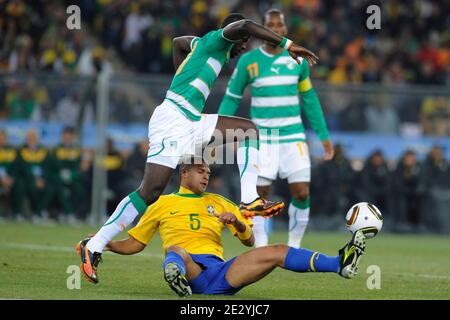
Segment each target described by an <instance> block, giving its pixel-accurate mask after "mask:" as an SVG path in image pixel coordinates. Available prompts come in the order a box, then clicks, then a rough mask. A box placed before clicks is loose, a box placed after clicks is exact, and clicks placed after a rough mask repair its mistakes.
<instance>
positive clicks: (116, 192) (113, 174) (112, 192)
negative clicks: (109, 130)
mask: <svg viewBox="0 0 450 320" xmlns="http://www.w3.org/2000/svg"><path fill="white" fill-rule="evenodd" d="M106 146H107V147H106V148H107V150H106V152H107V154H106V157H105V159H104V161H103V166H104V168H105V169H106V171H107V180H108V183H107V185H108V203H107V211H108V212H114V209H115V208H116V206H117V204H118V203H119V202H120V200H121V199H122V198H123V197H124V196H125V193H126V192H127V191H129V190H125V188H126V185H125V183H124V182H125V180H126V172H125V159H124V157H123V156H122V154H121V153H120V151H119V150H117V149H116V148H115V147H114V141H113V140H112V139H111V138H108V140H107V143H106Z"/></svg>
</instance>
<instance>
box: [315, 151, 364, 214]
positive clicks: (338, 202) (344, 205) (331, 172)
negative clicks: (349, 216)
mask: <svg viewBox="0 0 450 320" xmlns="http://www.w3.org/2000/svg"><path fill="white" fill-rule="evenodd" d="M334 151H335V154H334V157H333V159H332V160H330V161H324V162H323V163H322V164H321V165H320V166H319V167H318V171H319V176H318V181H317V182H314V180H313V184H314V185H315V186H314V190H315V191H316V192H315V193H313V192H312V193H311V194H312V195H313V196H314V197H315V198H316V199H317V205H318V206H320V212H322V213H325V214H327V215H329V216H332V215H336V214H340V215H342V214H344V213H345V212H346V210H348V208H349V207H350V206H351V204H352V201H353V198H354V195H353V194H352V193H353V188H354V184H355V182H356V181H355V178H356V175H355V172H354V171H353V169H352V167H351V165H350V161H349V160H348V159H347V157H346V156H345V152H344V148H343V147H342V145H340V144H336V145H335V150H334ZM325 190H326V191H325Z"/></svg>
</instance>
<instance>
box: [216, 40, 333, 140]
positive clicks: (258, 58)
mask: <svg viewBox="0 0 450 320" xmlns="http://www.w3.org/2000/svg"><path fill="white" fill-rule="evenodd" d="M299 59H300V61H301V63H297V62H296V61H295V60H294V59H293V58H292V57H291V56H290V55H289V52H288V51H286V50H284V49H283V50H282V52H281V53H280V54H275V55H274V54H269V53H267V52H266V51H264V49H263V48H262V47H259V48H256V49H253V50H251V51H249V52H248V53H246V54H244V55H243V56H242V57H241V58H240V60H239V62H238V64H237V66H236V69H235V70H234V72H233V74H232V76H231V79H230V81H229V83H228V87H227V90H226V93H225V96H224V98H223V101H222V103H221V105H220V108H219V114H221V115H234V114H235V113H236V110H237V108H238V107H239V104H240V101H241V99H242V96H243V93H244V90H245V88H246V87H247V86H249V87H250V94H251V106H250V118H251V119H252V121H253V122H254V123H255V124H256V125H257V127H258V128H259V129H260V139H261V142H263V143H273V142H279V143H288V142H297V141H305V128H304V126H303V123H302V119H301V116H300V98H299V93H300V95H301V102H302V103H301V105H302V108H303V109H304V112H305V115H306V117H307V118H308V120H309V122H310V123H311V126H312V128H313V129H314V131H315V132H316V133H317V134H318V135H319V138H320V140H326V139H328V129H327V126H326V123H325V119H324V117H323V112H322V109H321V105H320V102H319V99H318V97H317V94H316V92H315V90H314V88H313V87H312V84H311V81H310V79H309V75H310V70H309V65H308V61H307V60H306V59H302V58H299ZM274 129H276V130H278V135H279V136H277V135H275V136H273V135H272V134H273V132H274ZM275 140H276V141H275Z"/></svg>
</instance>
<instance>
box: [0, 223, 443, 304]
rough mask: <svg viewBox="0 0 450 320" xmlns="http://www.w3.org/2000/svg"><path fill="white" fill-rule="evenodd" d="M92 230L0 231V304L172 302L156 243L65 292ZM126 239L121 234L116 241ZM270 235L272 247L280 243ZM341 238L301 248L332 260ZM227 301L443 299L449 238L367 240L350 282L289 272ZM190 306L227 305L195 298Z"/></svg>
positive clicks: (116, 259)
mask: <svg viewBox="0 0 450 320" xmlns="http://www.w3.org/2000/svg"><path fill="white" fill-rule="evenodd" d="M95 230H96V228H94V227H89V226H83V227H69V226H56V227H55V226H53V227H52V226H36V225H31V224H12V223H7V224H0V299H85V300H87V299H178V297H177V296H176V295H175V294H174V293H172V291H171V290H170V289H169V288H168V286H167V285H166V283H165V282H164V279H163V276H162V268H161V265H162V261H163V259H162V249H161V246H160V244H161V242H160V240H159V239H158V238H156V239H154V240H153V241H152V242H151V243H150V244H149V246H148V247H147V248H146V249H145V250H144V251H143V252H142V253H141V254H139V255H135V256H120V255H115V254H112V253H106V254H104V255H103V263H101V264H100V268H99V278H100V283H99V284H97V285H93V284H91V283H88V282H87V281H86V280H85V279H84V278H83V277H82V279H81V289H79V290H77V289H74V290H69V289H68V288H67V278H68V277H69V276H70V274H68V273H67V269H68V267H69V266H70V265H78V264H79V258H78V256H77V255H76V253H75V249H74V248H75V244H76V242H77V241H78V240H80V239H81V238H83V237H84V236H85V235H86V234H87V233H88V232H92V231H95ZM121 236H122V237H125V236H126V234H125V233H123V234H121V235H120V236H119V237H118V238H120V237H121ZM286 238H287V234H286V233H283V232H276V233H274V234H272V235H271V242H272V243H274V242H279V243H284V242H285V241H286ZM348 239H349V234H348V233H316V232H308V231H307V233H306V235H305V238H304V241H303V245H304V246H305V247H306V248H309V249H312V250H317V251H321V252H323V253H325V254H329V255H334V254H336V252H337V250H338V249H339V248H340V247H342V246H343V245H344V244H345V243H346V242H347V241H348ZM224 246H225V258H231V257H232V256H234V255H238V254H239V253H242V252H244V251H245V250H247V249H248V248H246V247H243V246H242V245H241V244H240V243H239V241H237V240H236V239H233V238H232V237H231V236H230V235H229V234H228V233H227V232H225V233H224ZM370 265H378V266H379V267H380V270H381V288H380V289H372V290H370V289H368V288H367V281H368V277H369V276H370V274H368V273H367V268H368V267H369V266H370ZM231 298H232V299H449V298H450V239H449V237H448V236H447V237H444V236H418V235H393V234H387V233H383V232H382V233H381V234H380V235H379V236H378V237H377V238H374V239H369V240H368V241H367V248H366V254H365V255H364V256H363V259H362V261H361V264H360V268H359V275H358V276H357V277H356V278H355V279H352V280H347V279H343V278H341V277H339V276H337V275H336V274H318V273H294V272H290V271H286V270H282V269H276V270H275V271H274V272H272V273H271V274H270V275H269V276H267V277H266V278H264V279H262V280H261V281H259V282H257V283H255V284H253V285H251V286H249V287H246V288H244V289H243V290H241V291H240V292H239V293H238V294H237V295H235V296H234V297H231ZM189 299H230V297H226V296H212V297H211V296H208V297H206V296H201V295H194V296H192V297H191V298H189Z"/></svg>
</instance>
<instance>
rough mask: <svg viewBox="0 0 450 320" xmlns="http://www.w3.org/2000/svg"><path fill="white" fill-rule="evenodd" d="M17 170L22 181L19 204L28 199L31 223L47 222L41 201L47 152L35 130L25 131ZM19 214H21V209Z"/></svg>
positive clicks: (46, 174)
mask: <svg viewBox="0 0 450 320" xmlns="http://www.w3.org/2000/svg"><path fill="white" fill-rule="evenodd" d="M19 170H20V173H21V179H22V183H21V184H20V186H21V188H20V190H19V198H20V201H19V203H21V204H23V203H25V201H26V200H27V199H28V200H29V201H30V206H31V211H32V219H33V222H36V223H39V222H41V221H42V222H48V215H47V214H46V212H42V210H43V207H42V205H43V202H42V199H44V198H45V197H46V193H47V190H48V189H47V187H48V183H49V174H50V171H49V150H48V149H47V148H46V147H44V146H43V145H41V144H40V141H39V134H38V133H37V131H36V130H35V129H30V130H28V131H27V134H26V138H25V144H24V145H23V146H22V147H21V148H20V149H19ZM19 212H23V211H22V208H20V211H19ZM19 219H21V217H19Z"/></svg>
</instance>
